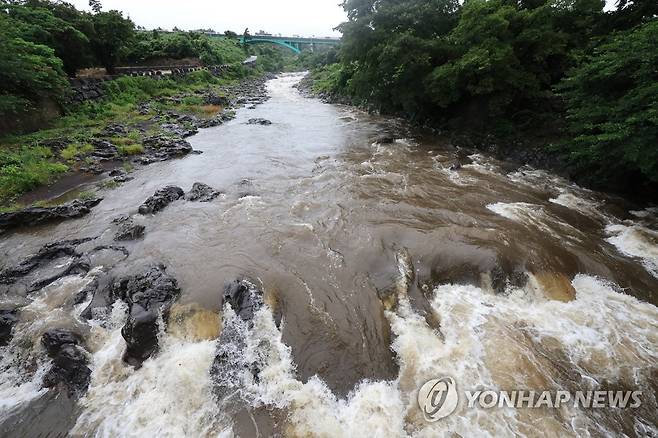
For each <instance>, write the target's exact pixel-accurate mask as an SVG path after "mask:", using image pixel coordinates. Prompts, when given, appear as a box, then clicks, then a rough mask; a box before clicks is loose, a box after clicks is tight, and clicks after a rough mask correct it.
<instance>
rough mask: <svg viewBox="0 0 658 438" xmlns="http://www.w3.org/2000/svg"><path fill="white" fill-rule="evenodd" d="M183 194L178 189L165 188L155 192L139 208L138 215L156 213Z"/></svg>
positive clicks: (181, 190)
mask: <svg viewBox="0 0 658 438" xmlns="http://www.w3.org/2000/svg"><path fill="white" fill-rule="evenodd" d="M184 195H185V192H184V191H183V189H181V188H180V187H176V186H167V187H164V188H162V189H159V190H157V191H156V192H155V193H154V194H153V196H151V197H149V198H148V199H147V200H146V201H144V203H143V204H142V205H140V207H139V213H140V214H149V213H157V212H159V211H160V210H162V209H164V208H165V207H166V206H167V205H169V204H171V203H172V202H174V201H176V200H177V199H180V198H182V197H183V196H184Z"/></svg>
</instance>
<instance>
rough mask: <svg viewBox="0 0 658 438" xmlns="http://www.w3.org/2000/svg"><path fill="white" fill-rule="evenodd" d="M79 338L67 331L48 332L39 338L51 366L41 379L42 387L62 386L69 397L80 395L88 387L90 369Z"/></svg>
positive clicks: (55, 330)
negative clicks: (50, 360)
mask: <svg viewBox="0 0 658 438" xmlns="http://www.w3.org/2000/svg"><path fill="white" fill-rule="evenodd" d="M81 340H82V338H81V336H80V335H78V334H77V333H75V332H73V331H71V330H67V329H54V330H49V331H47V332H46V333H44V334H43V336H42V337H41V344H42V345H43V346H44V348H45V349H46V352H47V353H48V356H50V357H51V358H52V360H53V365H52V366H51V368H50V370H48V372H47V373H46V375H45V376H44V378H43V385H44V386H45V387H46V388H52V387H55V386H58V385H62V386H63V387H64V388H66V389H67V391H68V393H69V395H70V396H73V395H80V394H82V393H84V392H85V391H86V390H87V388H88V387H89V382H90V380H91V369H90V368H89V367H88V366H87V364H88V363H89V361H88V359H87V355H86V353H85V351H84V349H83V348H82V347H81V346H80V343H81Z"/></svg>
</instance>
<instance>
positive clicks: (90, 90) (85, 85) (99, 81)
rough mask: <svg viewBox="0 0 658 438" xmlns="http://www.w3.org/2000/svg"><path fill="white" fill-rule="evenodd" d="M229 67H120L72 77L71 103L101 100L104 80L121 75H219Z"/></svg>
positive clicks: (156, 78)
mask: <svg viewBox="0 0 658 438" xmlns="http://www.w3.org/2000/svg"><path fill="white" fill-rule="evenodd" d="M228 68H229V66H228V65H215V66H210V67H199V66H196V65H182V66H181V65H177V66H157V67H118V68H117V69H116V74H115V75H108V76H103V77H102V78H70V79H69V82H70V84H71V90H72V91H73V93H72V95H71V97H70V99H69V100H70V102H71V103H82V102H88V101H92V102H93V101H96V100H100V99H102V98H103V96H104V92H105V91H104V87H103V82H105V81H111V80H114V79H116V78H118V77H121V76H144V77H150V78H152V79H155V80H158V79H162V78H164V77H167V76H174V77H180V76H185V75H187V74H189V73H192V72H195V71H201V70H207V71H209V72H210V73H212V74H213V75H216V76H218V75H220V74H222V73H223V72H224V71H226V70H227V69H228Z"/></svg>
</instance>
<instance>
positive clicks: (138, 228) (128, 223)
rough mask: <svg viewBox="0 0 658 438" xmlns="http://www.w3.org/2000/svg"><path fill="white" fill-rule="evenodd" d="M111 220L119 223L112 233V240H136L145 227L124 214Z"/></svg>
mask: <svg viewBox="0 0 658 438" xmlns="http://www.w3.org/2000/svg"><path fill="white" fill-rule="evenodd" d="M113 222H114V223H116V224H118V225H119V227H118V229H117V232H116V234H115V235H114V240H117V241H126V240H137V239H139V238H141V237H143V236H144V231H145V230H146V227H145V226H144V225H141V224H136V223H135V222H134V221H133V219H132V218H131V217H128V216H124V217H121V218H118V219H115V220H114V221H113Z"/></svg>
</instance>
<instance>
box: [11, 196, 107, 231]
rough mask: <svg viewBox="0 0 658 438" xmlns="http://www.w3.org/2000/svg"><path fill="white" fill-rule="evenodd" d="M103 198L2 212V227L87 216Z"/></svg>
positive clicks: (26, 225) (33, 224)
mask: <svg viewBox="0 0 658 438" xmlns="http://www.w3.org/2000/svg"><path fill="white" fill-rule="evenodd" d="M102 200H103V198H94V199H88V200H78V199H76V200H75V201H71V202H67V203H66V204H62V205H56V206H53V207H28V208H24V209H22V210H18V211H12V212H8V213H0V229H5V230H6V229H10V228H17V227H29V226H35V225H40V224H44V223H47V222H54V221H60V220H64V219H75V218H79V217H82V216H85V215H87V214H89V212H91V209H92V208H93V207H95V206H97V205H98V204H99V203H100V202H101V201H102Z"/></svg>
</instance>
